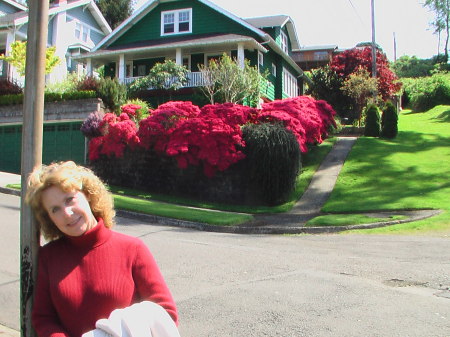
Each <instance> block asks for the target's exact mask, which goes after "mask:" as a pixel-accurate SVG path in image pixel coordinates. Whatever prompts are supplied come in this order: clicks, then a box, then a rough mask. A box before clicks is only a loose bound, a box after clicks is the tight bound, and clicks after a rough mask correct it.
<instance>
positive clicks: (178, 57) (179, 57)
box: [175, 48, 183, 66]
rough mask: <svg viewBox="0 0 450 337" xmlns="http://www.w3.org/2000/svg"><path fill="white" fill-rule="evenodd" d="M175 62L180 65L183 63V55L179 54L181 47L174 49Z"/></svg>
mask: <svg viewBox="0 0 450 337" xmlns="http://www.w3.org/2000/svg"><path fill="white" fill-rule="evenodd" d="M175 63H176V64H178V65H180V66H182V65H183V55H182V54H181V48H177V50H176V55H175Z"/></svg>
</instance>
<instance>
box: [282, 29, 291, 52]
mask: <svg viewBox="0 0 450 337" xmlns="http://www.w3.org/2000/svg"><path fill="white" fill-rule="evenodd" d="M280 39H281V40H280V42H281V49H283V51H284V52H285V53H288V52H289V49H288V37H287V35H286V34H285V32H283V31H280Z"/></svg>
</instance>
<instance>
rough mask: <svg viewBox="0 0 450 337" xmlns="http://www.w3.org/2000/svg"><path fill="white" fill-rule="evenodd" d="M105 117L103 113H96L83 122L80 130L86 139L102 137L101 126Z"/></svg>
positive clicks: (92, 113)
mask: <svg viewBox="0 0 450 337" xmlns="http://www.w3.org/2000/svg"><path fill="white" fill-rule="evenodd" d="M103 116H104V114H103V112H100V111H94V112H91V113H90V114H89V116H88V117H87V118H86V119H85V120H84V121H83V124H81V129H80V130H81V132H82V133H83V135H84V136H85V137H86V138H88V139H91V138H94V137H100V136H101V135H102V133H101V131H100V125H101V124H102V120H103Z"/></svg>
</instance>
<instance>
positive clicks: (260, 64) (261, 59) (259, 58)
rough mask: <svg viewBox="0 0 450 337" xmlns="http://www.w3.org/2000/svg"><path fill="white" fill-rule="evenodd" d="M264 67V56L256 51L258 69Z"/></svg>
mask: <svg viewBox="0 0 450 337" xmlns="http://www.w3.org/2000/svg"><path fill="white" fill-rule="evenodd" d="M263 66H264V55H263V53H261V52H260V51H258V67H263Z"/></svg>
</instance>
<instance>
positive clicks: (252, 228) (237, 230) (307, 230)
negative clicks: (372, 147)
mask: <svg viewBox="0 0 450 337" xmlns="http://www.w3.org/2000/svg"><path fill="white" fill-rule="evenodd" d="M410 212H411V213H412V214H413V215H412V216H411V217H409V218H408V219H402V220H392V221H384V222H374V223H370V224H361V225H347V226H334V227H305V226H304V224H303V225H302V224H300V223H299V224H296V225H284V226H283V225H279V226H273V225H268V224H266V223H263V222H261V221H254V222H249V223H246V224H243V225H237V226H215V225H208V224H205V223H198V222H193V221H186V220H178V219H172V218H165V217H160V216H156V215H150V214H143V213H136V212H131V211H124V210H117V215H119V216H122V217H125V218H130V219H137V220H143V221H149V222H152V223H157V224H158V225H163V226H176V227H181V228H188V229H197V230H201V231H206V232H217V233H230V234H327V233H338V232H345V231H349V230H355V229H372V228H379V227H386V226H391V225H398V224H401V223H406V222H412V221H418V220H423V219H426V218H430V217H432V216H435V215H438V214H440V213H442V211H441V210H422V211H410Z"/></svg>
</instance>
